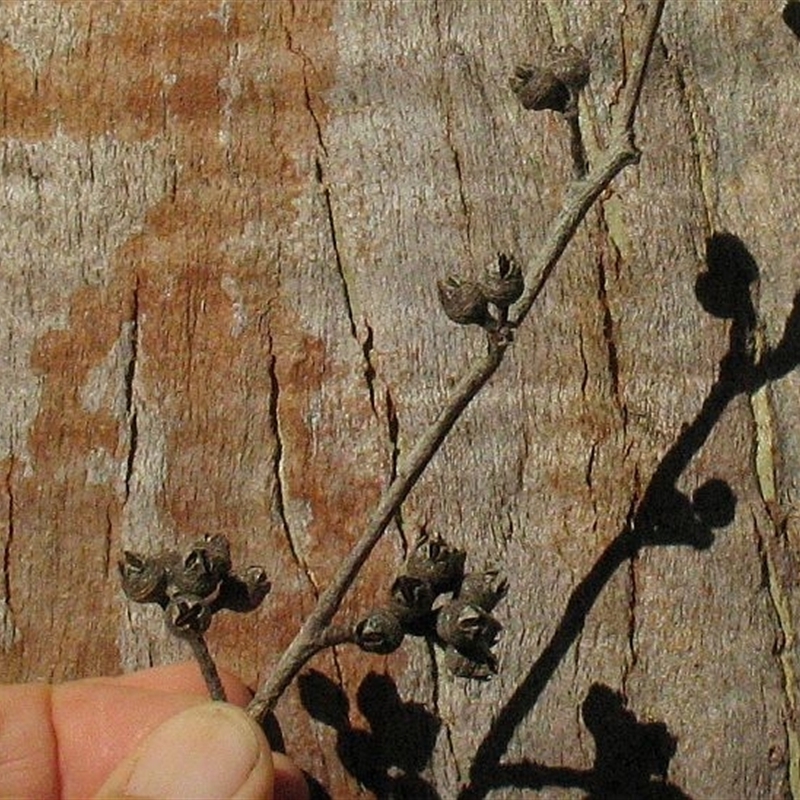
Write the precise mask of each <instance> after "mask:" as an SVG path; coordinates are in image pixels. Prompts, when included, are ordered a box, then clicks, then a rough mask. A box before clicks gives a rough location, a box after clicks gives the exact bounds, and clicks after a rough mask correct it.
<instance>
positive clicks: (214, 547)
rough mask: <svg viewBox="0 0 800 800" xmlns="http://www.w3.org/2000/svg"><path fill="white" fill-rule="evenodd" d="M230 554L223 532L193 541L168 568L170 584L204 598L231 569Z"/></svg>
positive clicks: (180, 591)
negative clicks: (182, 554) (181, 557)
mask: <svg viewBox="0 0 800 800" xmlns="http://www.w3.org/2000/svg"><path fill="white" fill-rule="evenodd" d="M230 568H231V557H230V548H229V545H228V540H227V539H226V538H225V537H224V536H205V537H203V538H202V539H199V540H198V541H196V542H194V543H193V544H192V545H191V547H190V548H189V549H188V550H187V551H186V555H185V556H184V557H183V559H182V560H180V561H179V562H176V563H175V564H174V566H173V567H172V570H171V573H172V574H171V576H170V577H171V581H170V582H171V584H172V585H173V587H174V591H175V592H177V593H188V594H194V595H197V596H198V597H203V598H207V597H210V596H211V595H212V594H214V593H215V592H216V591H217V589H218V588H219V585H220V582H221V581H222V579H223V578H224V577H225V576H226V575H227V574H228V573H229V572H230Z"/></svg>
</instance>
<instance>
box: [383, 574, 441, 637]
mask: <svg viewBox="0 0 800 800" xmlns="http://www.w3.org/2000/svg"><path fill="white" fill-rule="evenodd" d="M389 595H390V599H389V610H390V611H391V612H392V613H393V614H394V615H395V616H396V617H397V618H398V619H399V620H400V621H401V622H402V623H403V624H404V625H407V624H409V623H411V622H414V621H416V620H419V619H421V618H422V617H425V616H427V615H428V614H430V612H431V607H432V606H433V601H434V600H435V599H436V593H435V592H434V591H433V589H432V588H431V584H430V583H429V582H428V581H427V580H425V579H424V578H417V577H415V576H413V575H399V576H398V577H397V578H395V580H394V583H392V587H391V589H390V590H389Z"/></svg>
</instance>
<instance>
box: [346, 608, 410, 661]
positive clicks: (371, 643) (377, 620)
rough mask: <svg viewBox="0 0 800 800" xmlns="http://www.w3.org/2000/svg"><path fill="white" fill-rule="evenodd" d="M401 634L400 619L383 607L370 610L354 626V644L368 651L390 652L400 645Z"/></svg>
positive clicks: (382, 653)
mask: <svg viewBox="0 0 800 800" xmlns="http://www.w3.org/2000/svg"><path fill="white" fill-rule="evenodd" d="M403 636H404V633H403V627H402V625H401V624H400V620H398V619H397V617H396V616H395V615H394V614H392V613H391V612H390V611H387V610H385V609H378V610H376V611H373V612H371V613H370V614H369V615H368V616H366V617H365V618H364V619H362V620H361V621H360V622H359V623H358V624H357V625H356V627H355V640H356V644H357V645H358V646H359V647H360V648H361V649H362V650H365V651H366V652H368V653H379V654H381V655H386V654H387V653H391V652H393V651H394V650H397V648H398V647H399V646H400V643H401V642H402V641H403Z"/></svg>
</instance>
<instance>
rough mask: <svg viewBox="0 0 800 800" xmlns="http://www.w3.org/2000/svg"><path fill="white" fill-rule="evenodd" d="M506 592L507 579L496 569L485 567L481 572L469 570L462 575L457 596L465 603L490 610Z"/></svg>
mask: <svg viewBox="0 0 800 800" xmlns="http://www.w3.org/2000/svg"><path fill="white" fill-rule="evenodd" d="M507 593H508V581H507V580H506V578H505V576H503V575H501V574H500V571H499V570H497V569H487V570H484V571H483V572H470V573H467V574H466V575H465V576H464V580H463V582H462V583H461V589H460V590H459V592H458V597H459V599H460V600H463V601H464V602H466V603H471V604H473V605H476V606H478V608H482V609H483V610H484V611H491V610H492V609H493V608H494V607H495V606H496V605H497V604H498V603H499V602H500V601H501V600H502V599H503V598H504V597H505V596H506V594H507Z"/></svg>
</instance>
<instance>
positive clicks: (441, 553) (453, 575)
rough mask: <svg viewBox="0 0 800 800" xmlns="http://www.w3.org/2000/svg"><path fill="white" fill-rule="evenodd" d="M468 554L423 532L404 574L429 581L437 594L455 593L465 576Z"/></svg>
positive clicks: (407, 561)
mask: <svg viewBox="0 0 800 800" xmlns="http://www.w3.org/2000/svg"><path fill="white" fill-rule="evenodd" d="M465 561H466V553H465V552H464V551H463V550H458V549H456V548H453V547H450V546H449V545H448V544H447V543H446V542H445V541H444V540H443V539H441V538H439V537H438V536H431V535H430V534H429V533H428V532H427V531H423V532H422V533H421V534H420V537H419V539H417V542H416V544H415V545H414V549H413V550H412V552H411V554H410V555H409V557H408V559H407V560H406V564H405V567H404V570H403V571H404V572H405V574H406V575H410V576H413V577H416V578H420V579H422V580H426V581H429V582H430V584H431V588H432V589H433V591H434V592H435V593H436V594H442V593H444V592H450V591H454V590H455V589H456V588H457V587H458V585H459V584H460V582H461V578H462V577H463V575H464V563H465Z"/></svg>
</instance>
